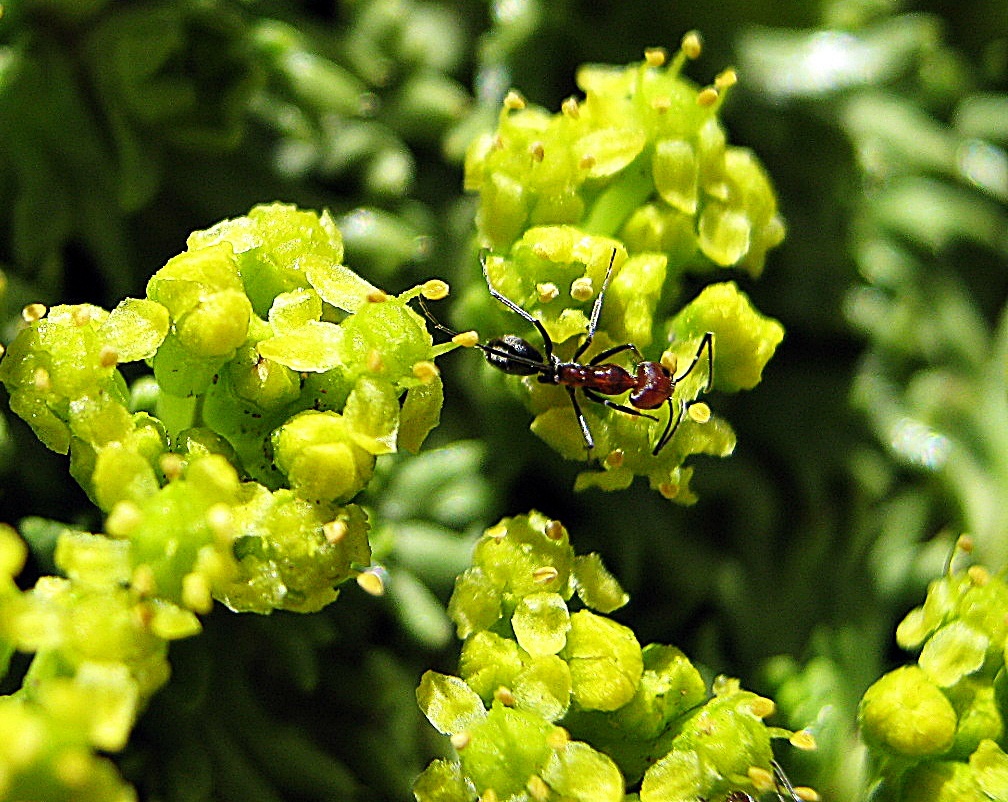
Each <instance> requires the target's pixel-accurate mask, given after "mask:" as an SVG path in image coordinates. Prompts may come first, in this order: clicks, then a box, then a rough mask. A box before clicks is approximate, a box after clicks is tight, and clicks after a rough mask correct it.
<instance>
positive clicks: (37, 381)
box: [32, 368, 52, 393]
mask: <svg viewBox="0 0 1008 802" xmlns="http://www.w3.org/2000/svg"><path fill="white" fill-rule="evenodd" d="M32 384H34V385H35V389H36V390H38V391H39V392H40V393H48V392H49V391H50V390H52V377H51V376H50V375H49V371H48V370H46V369H45V368H35V373H33V374H32Z"/></svg>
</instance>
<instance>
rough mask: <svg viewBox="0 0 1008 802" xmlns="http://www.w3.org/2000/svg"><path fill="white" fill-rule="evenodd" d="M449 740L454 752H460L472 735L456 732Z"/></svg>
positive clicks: (467, 744)
mask: <svg viewBox="0 0 1008 802" xmlns="http://www.w3.org/2000/svg"><path fill="white" fill-rule="evenodd" d="M449 740H450V741H451V745H452V749H454V750H455V751H456V752H461V751H462V750H463V749H465V748H466V747H467V746H469V743H470V742H471V741H472V736H471V735H470V734H469V733H468V732H456V733H455V734H454V735H452V737H451V738H450V739H449Z"/></svg>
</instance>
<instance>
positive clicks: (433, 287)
mask: <svg viewBox="0 0 1008 802" xmlns="http://www.w3.org/2000/svg"><path fill="white" fill-rule="evenodd" d="M448 290H449V287H448V282H447V281H442V280H441V279H439V278H432V279H428V280H427V281H425V282H424V283H423V285H422V286H421V287H420V294H421V295H422V296H423V297H424V298H426V299H427V300H428V301H440V300H441V299H442V298H447V297H448Z"/></svg>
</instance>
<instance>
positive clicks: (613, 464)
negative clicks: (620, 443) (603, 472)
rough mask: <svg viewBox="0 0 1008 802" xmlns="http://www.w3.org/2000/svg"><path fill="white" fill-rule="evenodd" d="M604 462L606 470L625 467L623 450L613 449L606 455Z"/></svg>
mask: <svg viewBox="0 0 1008 802" xmlns="http://www.w3.org/2000/svg"><path fill="white" fill-rule="evenodd" d="M602 461H603V463H605V466H606V468H619V467H620V466H621V465H623V449H621V448H616V449H613V450H612V451H610V452H609V453H608V454H606V456H605V459H604V460H602Z"/></svg>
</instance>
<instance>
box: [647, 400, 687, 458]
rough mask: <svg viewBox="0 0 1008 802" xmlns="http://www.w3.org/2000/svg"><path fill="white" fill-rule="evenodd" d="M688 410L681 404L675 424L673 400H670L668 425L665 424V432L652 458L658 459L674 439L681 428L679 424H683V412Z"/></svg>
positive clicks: (656, 445)
mask: <svg viewBox="0 0 1008 802" xmlns="http://www.w3.org/2000/svg"><path fill="white" fill-rule="evenodd" d="M685 409H686V405H685V404H679V409H678V412H676V413H675V421H674V422H673V415H672V399H671V397H670V398H669V400H668V423H666V424H665V431H664V432H662V435H661V437H659V438H658V442H657V443H656V444H655V447H654V449H653V450H652V451H651V456H653V457H657V456H658V453H659V452H660V451H661V450H662V449H663V448H665V446H667V445H668V444H669V441H670V440H671V439H672V435H674V434H675V433H676V429H678V428H679V424H680V423H682V417H683V412H684V411H685Z"/></svg>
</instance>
